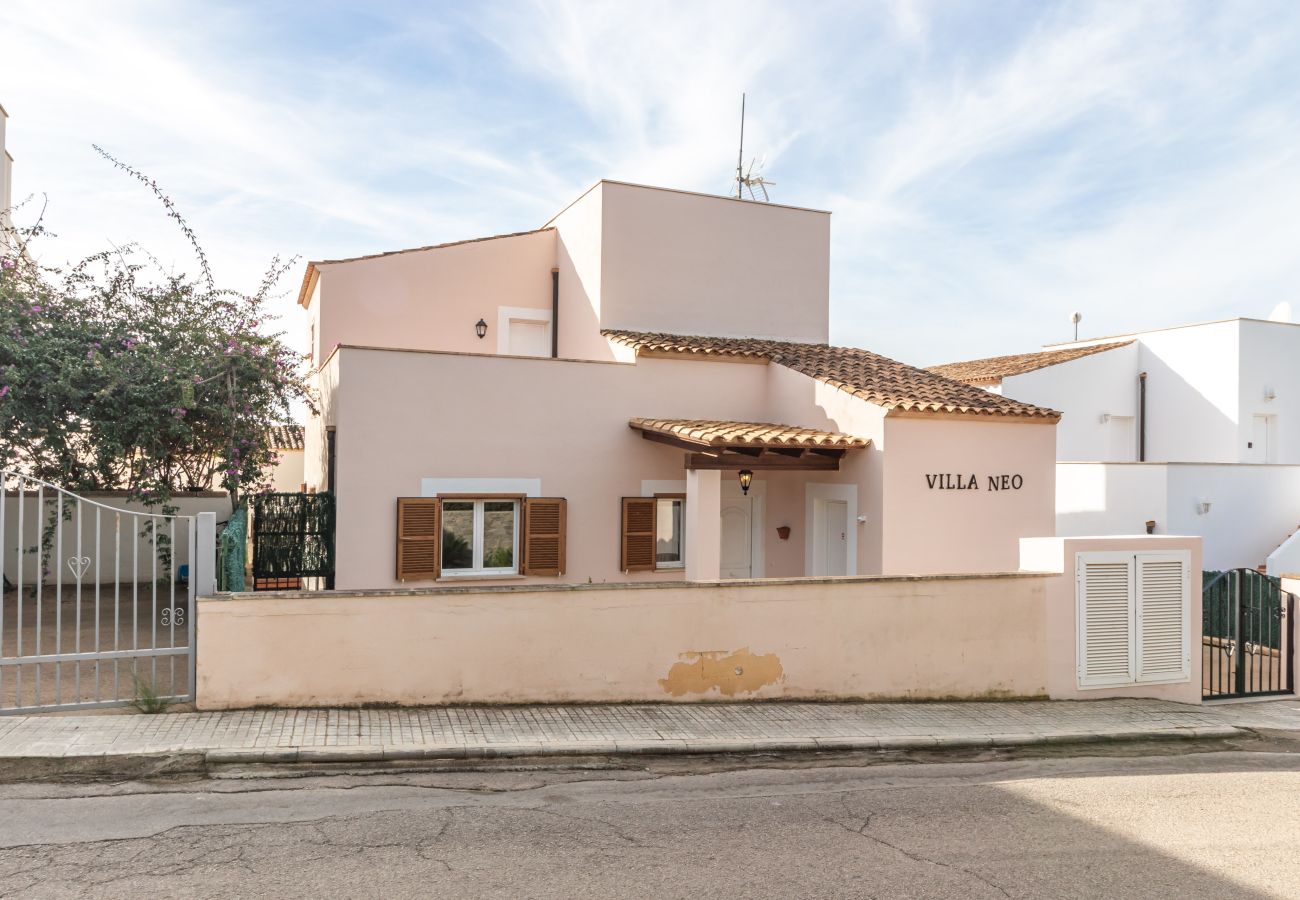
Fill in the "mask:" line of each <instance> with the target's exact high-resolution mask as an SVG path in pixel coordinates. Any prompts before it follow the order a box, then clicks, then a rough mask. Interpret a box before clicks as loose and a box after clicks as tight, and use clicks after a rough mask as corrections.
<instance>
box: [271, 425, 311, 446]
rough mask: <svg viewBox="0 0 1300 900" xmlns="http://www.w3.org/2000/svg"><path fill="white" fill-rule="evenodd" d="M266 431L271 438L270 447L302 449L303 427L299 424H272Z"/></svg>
mask: <svg viewBox="0 0 1300 900" xmlns="http://www.w3.org/2000/svg"><path fill="white" fill-rule="evenodd" d="M267 431H268V433H269V435H270V438H271V449H273V450H301V449H303V446H304V445H303V427H302V426H301V425H273V426H271V427H270V428H269V429H267Z"/></svg>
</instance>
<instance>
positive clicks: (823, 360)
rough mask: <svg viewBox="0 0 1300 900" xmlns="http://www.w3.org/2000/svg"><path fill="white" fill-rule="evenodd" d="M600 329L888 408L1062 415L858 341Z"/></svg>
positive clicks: (645, 346) (623, 339) (627, 341)
mask: <svg viewBox="0 0 1300 900" xmlns="http://www.w3.org/2000/svg"><path fill="white" fill-rule="evenodd" d="M601 333H602V334H604V335H605V336H606V337H608V338H609V339H610V340H612V341H615V342H617V343H620V344H624V345H626V346H629V347H632V348H634V349H635V350H637V352H638V353H640V352H650V353H674V354H687V355H692V356H697V355H698V356H715V357H747V358H750V359H764V360H767V361H768V362H773V363H777V364H778V365H782V366H785V367H786V368H788V369H793V370H794V371H796V372H799V373H801V374H803V375H807V376H808V377H809V378H815V379H817V380H818V381H821V382H824V383H826V384H829V385H832V386H834V387H837V388H839V389H840V390H842V391H847V392H848V393H850V394H852V395H853V396H855V397H860V398H862V399H863V400H866V401H867V402H868V403H874V404H875V405H877V406H883V407H885V408H886V409H900V410H908V411H916V412H935V413H957V414H967V415H986V416H1016V417H1023V418H1039V419H1057V418H1059V417H1060V413H1058V412H1056V411H1055V410H1052V409H1047V408H1045V407H1041V406H1031V405H1030V404H1028V403H1020V402H1019V401H1016V400H1011V399H1009V398H1007V397H1002V396H1000V395H998V394H994V393H990V392H989V391H986V390H983V389H982V388H978V387H974V386H972V385H969V384H965V383H963V382H960V381H953V380H951V379H949V378H945V377H943V376H941V375H937V374H935V373H933V372H927V371H925V370H924V369H917V368H914V367H912V366H909V365H905V364H904V363H900V362H895V361H894V360H892V359H888V358H886V357H884V356H880V355H878V354H875V353H872V352H870V351H868V350H859V349H857V348H856V347H832V346H830V345H829V344H800V343H794V342H791V341H770V340H766V339H762V338H725V337H703V336H699V335H681V334H660V333H650V332H639V331H619V330H611V329H607V330H605V331H602V332H601Z"/></svg>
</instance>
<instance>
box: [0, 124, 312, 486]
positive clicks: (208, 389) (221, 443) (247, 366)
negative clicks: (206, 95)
mask: <svg viewBox="0 0 1300 900" xmlns="http://www.w3.org/2000/svg"><path fill="white" fill-rule="evenodd" d="M97 149H98V148H97ZM100 152H101V153H102V152H103V151H100ZM104 155H105V157H106V158H108V159H109V160H110V161H111V162H113V164H114V165H115V166H117V167H118V168H120V169H122V170H124V171H125V172H127V173H128V174H129V175H131V176H132V177H134V178H137V179H138V180H141V181H142V182H144V183H145V184H146V185H147V186H148V187H149V188H150V190H152V191H153V192H154V194H155V195H156V196H157V197H158V198H159V199H160V201H161V202H162V203H163V205H164V207H165V208H166V209H167V212H168V215H170V216H171V217H172V218H174V219H176V220H177V222H178V223H179V224H180V226H181V228H182V230H183V231H184V233H185V235H186V237H187V238H189V239H190V241H191V243H192V245H193V246H194V249H195V252H196V255H197V258H198V263H199V268H200V277H198V278H192V277H188V276H186V275H184V274H171V273H167V272H164V271H162V270H161V268H160V267H159V266H158V265H157V263H156V262H155V261H153V259H152V257H150V256H149V255H148V254H147V253H145V252H144V251H142V250H140V249H138V248H134V247H127V248H124V249H120V250H118V249H114V250H107V251H104V252H102V253H98V254H95V255H93V256H91V257H89V258H87V259H85V260H82V261H81V262H80V263H78V264H77V265H75V266H72V267H71V268H67V269H59V268H51V267H47V266H45V265H43V264H41V263H40V262H38V261H37V259H36V258H35V252H36V250H37V249H43V245H40V246H39V247H38V245H39V244H40V242H41V241H44V240H45V239H46V238H48V237H50V235H49V234H48V232H46V231H45V229H44V228H43V226H42V225H41V223H40V222H39V221H38V222H37V224H36V225H34V226H30V227H26V228H21V229H17V228H10V229H8V231H7V233H6V234H5V237H6V238H7V239H8V240H7V241H5V240H0V467H4V468H10V469H18V470H21V471H24V472H26V473H27V474H29V475H32V476H34V477H36V478H41V479H44V480H46V481H51V482H54V483H56V484H59V485H61V486H64V487H67V488H69V489H71V490H76V491H85V490H97V489H100V490H102V489H113V488H117V489H122V488H124V489H127V490H129V491H130V492H131V494H132V496H134V497H136V498H138V499H141V500H144V501H145V502H147V503H150V504H151V505H162V506H164V507H166V505H167V501H168V500H169V499H170V497H171V495H172V493H173V492H175V491H180V490H190V489H206V488H210V487H211V486H212V485H213V484H214V483H219V484H220V485H222V486H223V487H224V488H225V489H226V490H228V491H230V493H231V495H232V497H234V498H235V499H236V500H237V499H238V495H239V493H240V492H241V491H249V490H257V489H259V488H261V487H262V486H263V479H264V474H263V473H264V472H265V471H266V470H267V469H268V468H269V467H270V466H271V465H272V464H273V463H274V461H275V452H274V449H273V448H272V447H270V446H269V436H268V429H269V428H270V427H271V426H272V425H275V424H278V423H282V422H285V421H288V420H289V419H290V418H291V417H292V406H293V404H294V403H296V402H298V401H305V402H307V403H309V404H310V398H309V396H308V390H307V387H306V382H305V380H304V377H303V373H302V368H303V366H302V362H303V360H302V357H301V356H300V355H299V354H296V353H293V352H291V351H290V350H289V349H288V348H287V347H286V346H285V345H284V343H283V341H282V339H281V338H282V333H268V332H267V331H264V330H263V327H262V326H263V323H265V322H268V321H269V320H270V319H271V318H272V317H271V316H270V315H269V314H268V312H267V301H268V295H269V294H270V292H271V290H272V288H273V287H274V285H275V284H276V282H277V281H278V280H279V278H280V277H281V276H282V275H283V274H284V272H285V271H286V270H287V268H288V266H287V265H282V264H281V263H280V261H279V259H278V258H277V259H276V260H275V261H273V263H272V265H271V268H270V270H269V271H268V273H267V275H266V277H265V278H264V279H263V281H262V284H261V285H260V287H259V288H258V289H257V291H256V292H255V293H252V294H244V293H240V292H237V291H232V290H225V289H218V288H217V287H216V286H215V284H214V282H213V278H212V275H211V272H210V271H209V269H208V264H207V259H206V257H205V256H204V254H203V251H202V249H201V248H200V247H199V244H198V242H197V240H196V239H195V237H194V234H193V232H192V231H191V230H190V228H189V226H188V225H187V224H186V223H185V221H184V220H183V219H182V218H181V217H180V214H179V213H177V212H176V210H175V207H174V206H173V205H172V203H171V200H170V199H168V198H167V197H166V196H165V195H164V194H163V193H162V192H161V191H160V190H159V189H158V187H157V185H156V184H154V183H153V182H151V181H149V180H148V179H147V178H145V176H143V175H141V174H140V173H138V172H136V171H135V170H133V169H130V168H129V167H127V166H124V165H122V164H121V163H118V162H117V161H116V160H113V159H112V157H108V156H107V154H104Z"/></svg>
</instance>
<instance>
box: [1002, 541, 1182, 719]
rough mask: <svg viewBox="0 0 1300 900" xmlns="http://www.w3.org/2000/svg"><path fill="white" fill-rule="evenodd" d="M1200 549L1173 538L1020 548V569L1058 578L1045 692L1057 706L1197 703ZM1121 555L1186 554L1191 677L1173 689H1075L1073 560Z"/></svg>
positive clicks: (1050, 613) (1050, 596)
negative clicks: (1129, 700) (1115, 701)
mask: <svg viewBox="0 0 1300 900" xmlns="http://www.w3.org/2000/svg"><path fill="white" fill-rule="evenodd" d="M1201 546H1202V541H1201V539H1200V538H1199V537H1180V536H1175V535H1123V536H1117V537H1077V538H1076V537H1069V538H1061V537H1055V538H1047V537H1030V538H1026V539H1025V540H1023V541H1022V542H1021V554H1020V555H1021V568H1023V569H1025V570H1027V571H1038V572H1059V573H1061V576H1062V577H1060V578H1056V579H1053V580H1052V581H1050V582H1049V583H1048V590H1047V619H1046V621H1047V660H1048V671H1047V687H1048V693H1050V694H1051V696H1052V698H1053V699H1057V700H1102V699H1106V698H1110V697H1151V698H1155V699H1158V700H1173V701H1176V702H1179V703H1200V702H1201V653H1200V633H1201ZM1107 550H1121V551H1125V552H1128V551H1132V552H1135V553H1144V552H1145V553H1166V552H1171V551H1178V550H1186V551H1187V552H1188V553H1189V554H1191V563H1190V565H1189V567H1188V568H1189V572H1188V574H1189V576H1190V578H1191V586H1190V593H1189V597H1190V606H1189V609H1188V610H1187V616H1188V625H1189V628H1190V629H1191V638H1192V644H1191V646H1192V653H1191V677H1189V678H1188V679H1187V680H1186V681H1184V682H1178V683H1175V684H1136V685H1131V686H1127V687H1109V688H1086V689H1084V688H1080V687H1079V686H1078V684H1079V681H1078V670H1077V667H1078V658H1079V643H1078V641H1079V632H1078V615H1079V607H1078V597H1077V591H1078V586H1077V583H1076V580H1075V565H1076V559H1077V556H1078V554H1080V553H1089V552H1096V551H1107Z"/></svg>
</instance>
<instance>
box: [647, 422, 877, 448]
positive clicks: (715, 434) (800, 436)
mask: <svg viewBox="0 0 1300 900" xmlns="http://www.w3.org/2000/svg"><path fill="white" fill-rule="evenodd" d="M628 425H630V426H632V427H633V428H635V429H636V430H638V431H643V432H650V433H653V434H664V435H671V436H673V437H677V438H682V439H683V440H687V441H691V442H698V443H700V444H701V445H707V446H709V447H795V448H801V449H814V448H828V449H852V448H854V447H865V446H867V445H868V444H870V443H871V441H869V440H867V439H866V438H860V437H854V436H853V435H851V434H842V433H840V432H838V431H818V430H817V429H815V428H799V427H798V426H795V425H776V424H773V423H771V422H724V421H718V420H714V419H632V420H631V421H629V422H628Z"/></svg>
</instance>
